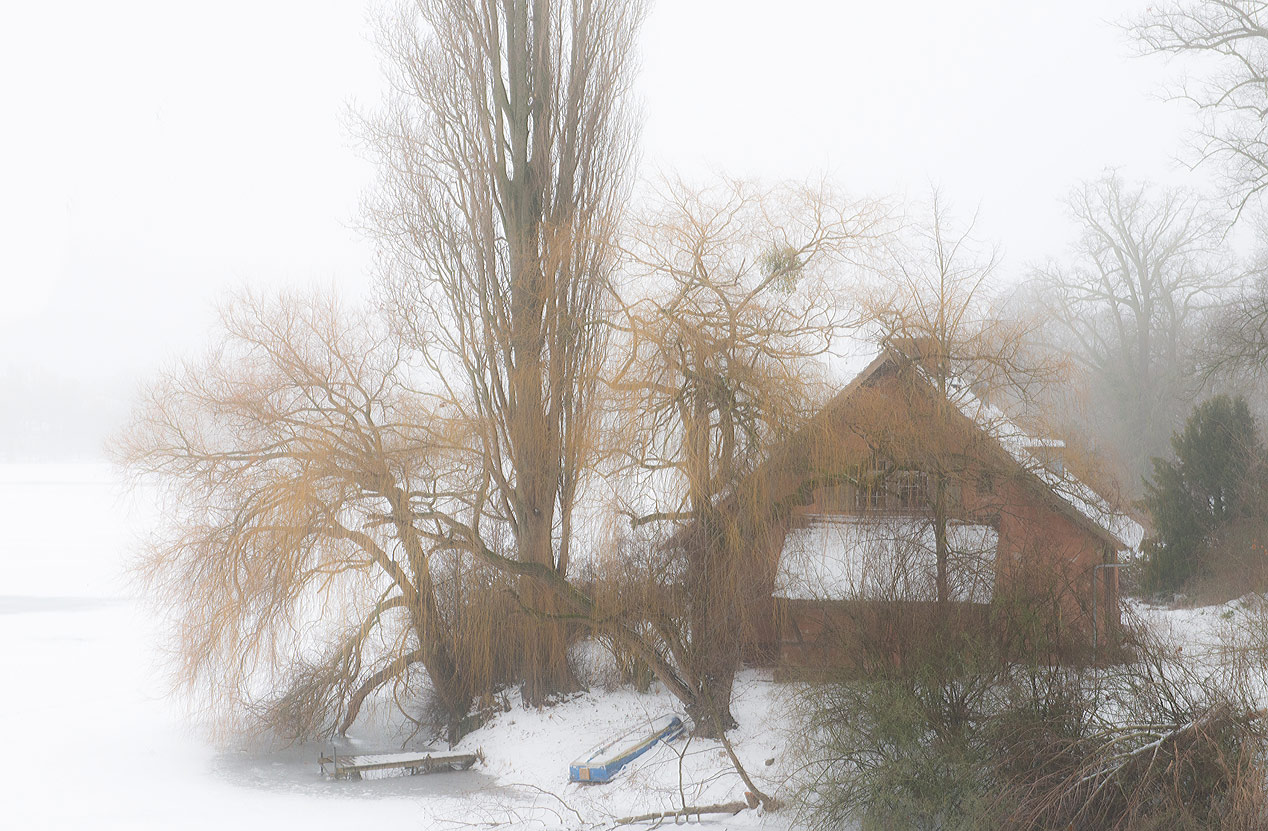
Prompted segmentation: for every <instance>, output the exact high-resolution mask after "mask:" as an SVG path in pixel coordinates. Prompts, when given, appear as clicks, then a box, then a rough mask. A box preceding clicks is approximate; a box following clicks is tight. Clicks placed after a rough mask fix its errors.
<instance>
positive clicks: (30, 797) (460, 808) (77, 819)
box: [0, 465, 1237, 831]
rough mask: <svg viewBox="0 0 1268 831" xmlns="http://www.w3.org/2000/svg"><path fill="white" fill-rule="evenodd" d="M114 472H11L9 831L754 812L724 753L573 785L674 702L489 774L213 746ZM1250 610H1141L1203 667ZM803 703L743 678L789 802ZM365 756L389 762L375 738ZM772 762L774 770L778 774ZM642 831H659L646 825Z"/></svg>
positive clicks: (551, 730) (625, 707)
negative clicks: (705, 807)
mask: <svg viewBox="0 0 1268 831" xmlns="http://www.w3.org/2000/svg"><path fill="white" fill-rule="evenodd" d="M152 514H153V512H152V508H150V507H149V506H147V505H146V504H145V502H144V500H143V499H140V498H137V497H132V498H127V497H123V496H121V495H120V492H119V489H118V487H117V485H116V483H115V479H114V477H113V475H112V473H111V471H110V469H109V468H108V467H106V466H102V465H46V466H32V465H7V466H6V465H0V649H2V650H3V654H4V656H5V657H6V659H7V660H6V667H7V671H6V672H5V674H4V678H5V681H6V683H4V684H3V685H0V712H2V713H4V714H5V716H6V720H5V728H6V730H5V745H6V749H5V752H3V753H0V782H3V783H4V784H3V790H2V793H3V795H4V808H3V815H4V817H5V821H4V827H10V828H23V829H26V828H67V829H70V828H76V829H78V828H85V827H91V828H94V829H109V828H120V829H123V828H126V829H146V828H156V829H157V828H162V829H169V828H173V827H180V828H195V829H197V828H216V829H223V828H235V829H255V828H267V829H270V830H271V831H273V830H274V829H277V828H292V827H303V828H311V829H320V828H340V829H343V828H349V827H393V828H438V827H439V828H443V827H449V828H463V827H487V826H490V825H503V824H509V825H513V826H517V827H521V828H604V827H611V826H612V823H613V821H614V820H615V819H616V818H619V817H621V816H626V815H630V814H635V813H644V812H650V811H659V810H670V809H674V808H677V807H680V806H681V805H682V804H683V802H684V801H685V802H686V803H687V804H695V805H699V804H707V803H714V802H726V801H731V800H740V799H743V797H744V788H743V786H742V784H741V783H740V781H739V779H738V777H737V776H736V775H735V773H734V772H733V771H732V770H731V767H730V765H729V763H728V761H727V759H726V758H725V756H724V755H723V754H722V751H721V749H720V746H719V745H718V744H717V743H715V742H706V741H700V740H691V741H688V740H680V741H678V742H675V743H673V744H671V745H667V746H657V747H656V748H654V749H653V750H652V751H650V752H649V753H648V754H646V755H644V756H643V757H641V758H640V759H638V760H637V761H635V762H634V763H633V764H632V765H631V766H629V767H627V768H626V769H625V770H624V771H622V772H621V774H620V775H619V776H618V778H617V780H616V781H614V782H612V783H610V784H606V785H577V784H568V783H567V781H566V780H567V765H568V763H569V762H570V761H572V760H574V759H576V758H577V757H578V756H580V755H582V753H583V752H584V751H585V750H586V749H587V748H589V747H592V746H594V745H595V744H598V743H599V742H600V741H601V740H602V739H604V738H607V737H609V736H612V735H615V734H618V733H621V732H624V731H625V730H627V729H629V728H630V727H632V726H634V725H636V724H637V723H639V722H640V721H645V720H648V719H651V718H654V717H656V716H658V715H660V714H662V713H666V712H671V711H673V710H674V709H675V708H674V701H673V699H672V698H671V697H670V696H668V695H666V694H664V693H663V692H659V693H658V692H653V693H651V694H648V695H640V694H637V693H635V692H633V691H630V690H627V689H622V690H616V691H614V692H603V691H600V690H596V691H594V692H590V693H585V694H582V695H579V696H577V697H575V698H573V699H572V700H570V701H568V702H566V703H564V704H561V705H558V706H556V707H553V708H550V709H548V710H543V711H535V710H531V709H525V708H523V707H520V706H518V705H517V706H513V707H512V709H511V710H510V711H509V712H506V713H503V714H502V715H500V716H498V717H497V718H496V719H495V720H494V721H493V722H492V723H490V724H489V725H487V726H486V727H485V728H483V729H482V730H480V731H478V732H476V733H474V734H472V735H471V736H469V737H467V739H465V740H464V741H463V743H462V744H461V745H460V747H459V749H460V750H470V751H475V750H479V751H481V752H482V753H483V755H484V759H485V761H484V762H483V764H481V765H479V766H478V767H477V770H476V771H475V772H471V773H457V774H433V775H428V776H412V777H393V778H380V779H370V780H366V781H362V782H343V781H338V782H336V781H330V780H327V779H324V778H322V776H321V775H320V771H319V770H318V766H317V763H316V758H317V755H318V753H319V752H320V751H321V748H320V747H316V746H312V747H299V748H291V749H288V750H285V751H273V752H246V751H241V750H237V751H234V750H225V749H220V748H216V747H214V746H213V745H211V744H210V743H209V742H208V741H206V740H205V739H204V738H202V737H201V736H200V735H199V734H197V733H196V732H195V731H193V730H192V729H191V728H190V727H189V726H188V725H189V723H190V722H189V720H188V718H187V717H186V715H185V713H184V711H183V710H182V708H181V706H180V705H179V703H177V702H173V701H172V700H170V699H169V698H168V697H167V696H166V695H165V686H164V682H163V677H162V664H161V656H160V655H158V654H157V651H156V648H155V643H156V639H155V629H156V622H155V621H153V620H151V619H149V618H148V617H147V614H146V613H145V612H144V611H143V609H142V607H141V606H140V605H139V604H138V603H136V602H135V601H134V600H133V599H131V598H130V597H129V592H128V587H127V585H126V582H125V581H124V580H123V579H122V564H123V563H124V562H125V559H126V556H127V551H128V548H129V547H130V546H131V545H133V544H134V543H135V540H136V538H137V536H138V534H139V532H140V530H141V529H143V528H144V527H146V525H147V524H148V523H149V522H150V521H151V520H152ZM1236 603H1237V602H1236V601H1235V602H1234V604H1227V605H1226V606H1219V607H1209V608H1206V609H1184V610H1164V609H1159V608H1155V607H1147V606H1138V607H1137V612H1138V613H1139V614H1140V615H1141V616H1142V617H1143V618H1144V619H1145V620H1146V621H1147V622H1148V624H1149V625H1150V626H1152V627H1156V628H1158V629H1159V630H1160V631H1163V632H1164V633H1168V634H1169V636H1170V637H1172V638H1174V640H1175V642H1176V643H1177V645H1178V646H1179V647H1180V648H1183V649H1185V650H1188V651H1191V652H1192V653H1194V654H1198V653H1202V652H1205V651H1207V650H1208V649H1209V648H1210V647H1212V646H1214V645H1216V644H1217V643H1218V642H1219V637H1220V636H1219V633H1220V631H1221V627H1222V626H1223V625H1225V624H1226V623H1227V621H1228V620H1229V619H1230V618H1231V617H1232V615H1233V614H1235V613H1236V608H1237V606H1236ZM790 693H791V690H790V689H789V688H788V687H786V686H784V685H779V684H774V683H772V682H771V681H770V680H769V677H768V676H765V675H763V674H762V673H759V672H753V671H748V672H745V673H743V674H742V676H741V677H740V679H739V681H738V683H737V686H736V700H735V703H734V711H735V715H736V717H737V718H738V720H739V722H740V728H739V730H737V731H735V734H734V740H735V744H736V747H737V750H738V752H739V754H740V755H741V757H742V759H743V761H744V762H745V764H746V766H747V767H748V769H749V771H750V773H751V774H752V775H753V776H754V777H755V778H756V779H757V781H758V784H759V786H760V787H762V788H763V789H764V790H766V791H767V792H768V793H773V794H776V795H780V794H781V793H783V792H784V781H785V779H786V777H787V776H788V774H789V772H790V771H791V769H792V768H793V767H794V766H795V759H796V753H795V751H794V750H793V749H792V748H793V747H794V745H793V744H792V739H791V736H790V733H791V731H790V726H791V724H792V723H793V722H792V718H791V716H790V713H789V708H788V704H789V702H788V701H787V698H788V696H789V695H790ZM357 738H358V739H359V741H358V743H357V744H358V747H359V748H360V749H362V750H370V749H374V750H395V749H398V748H399V746H400V743H399V742H396V743H395V744H392V743H391V742H390V741H389V740H388V739H386V738H385V737H383V736H381V735H380V736H375V735H370V734H369V733H368V732H365V731H363V733H362V735H361V736H359V737H357ZM768 762H769V763H768ZM703 824H705V825H706V826H708V827H715V828H738V829H746V828H747V829H752V828H769V829H784V828H788V827H790V826H791V825H792V824H793V817H791V816H789V815H788V814H787V812H779V813H776V814H771V815H763V814H762V813H761V812H759V811H745V812H743V813H741V814H739V815H737V816H735V817H725V816H723V817H714V818H712V819H706V820H705V821H704V823H703ZM643 827H646V826H643Z"/></svg>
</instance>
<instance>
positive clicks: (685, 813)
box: [616, 802, 749, 825]
mask: <svg viewBox="0 0 1268 831" xmlns="http://www.w3.org/2000/svg"><path fill="white" fill-rule="evenodd" d="M747 807H749V804H748V803H747V802H722V803H719V804H717V805H692V806H688V807H686V808H682V809H680V810H678V811H657V812H655V813H651V814H639V815H638V816H636V817H621V818H620V819H618V820H617V821H616V824H617V825H629V824H630V823H634V822H652V821H654V820H664V819H673V818H675V817H692V816H695V817H699V816H700V815H701V814H731V815H732V816H734V815H735V814H738V813H739V812H740V811H743V810H744V809H745V808H747Z"/></svg>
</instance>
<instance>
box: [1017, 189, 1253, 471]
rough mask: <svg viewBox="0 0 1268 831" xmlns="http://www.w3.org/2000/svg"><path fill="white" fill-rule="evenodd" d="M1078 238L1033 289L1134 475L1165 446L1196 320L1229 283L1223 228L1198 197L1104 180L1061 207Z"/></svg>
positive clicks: (1040, 273) (1038, 273) (1039, 273)
mask: <svg viewBox="0 0 1268 831" xmlns="http://www.w3.org/2000/svg"><path fill="white" fill-rule="evenodd" d="M1069 205H1070V212H1071V214H1072V216H1073V217H1074V219H1075V221H1076V222H1077V223H1078V224H1079V226H1080V229H1081V232H1082V233H1081V236H1080V238H1079V240H1078V242H1077V243H1076V245H1075V246H1074V249H1073V251H1072V256H1071V257H1070V259H1069V261H1068V262H1067V263H1066V264H1059V263H1055V262H1053V263H1049V264H1048V265H1046V266H1044V267H1043V268H1039V269H1036V270H1035V272H1034V275H1033V279H1034V280H1035V281H1038V282H1039V283H1040V284H1041V289H1042V290H1043V291H1044V292H1045V294H1046V296H1047V297H1048V298H1049V302H1050V303H1051V304H1052V307H1053V312H1054V315H1055V317H1056V318H1057V321H1058V323H1059V324H1060V326H1061V329H1062V330H1063V331H1064V333H1065V334H1066V335H1067V336H1068V337H1069V338H1070V339H1071V342H1072V346H1073V354H1074V356H1075V357H1076V359H1077V360H1078V361H1079V362H1080V364H1081V365H1082V366H1083V368H1084V369H1085V370H1087V372H1088V373H1090V375H1091V376H1092V378H1093V380H1094V382H1095V385H1096V388H1097V390H1098V391H1099V394H1100V395H1101V396H1102V397H1103V400H1105V401H1106V404H1105V405H1104V409H1102V412H1103V414H1104V420H1105V421H1107V422H1108V423H1109V424H1108V427H1107V428H1106V430H1105V432H1106V433H1107V434H1108V435H1110V436H1111V437H1112V439H1113V441H1114V443H1115V444H1116V445H1117V446H1118V447H1120V448H1125V450H1126V452H1125V453H1124V455H1125V456H1126V458H1128V459H1129V463H1130V466H1131V468H1132V470H1133V472H1136V473H1139V472H1141V471H1143V470H1144V466H1145V464H1146V462H1147V460H1148V458H1149V457H1150V456H1151V455H1155V454H1156V453H1158V452H1159V450H1160V448H1162V447H1164V446H1165V443H1166V438H1167V436H1168V435H1169V434H1170V431H1171V427H1172V421H1173V419H1174V417H1175V415H1176V405H1177V402H1179V401H1181V400H1183V399H1184V398H1185V396H1186V393H1187V392H1188V390H1186V369H1187V368H1189V367H1191V362H1192V354H1191V351H1190V349H1191V345H1192V343H1191V336H1192V335H1193V332H1194V327H1195V324H1196V323H1197V318H1198V315H1199V314H1200V313H1201V312H1202V311H1203V310H1204V309H1206V308H1208V307H1210V306H1211V305H1213V304H1214V303H1215V302H1216V301H1217V300H1218V298H1219V295H1220V292H1221V291H1222V290H1223V289H1226V288H1227V287H1228V285H1229V284H1230V282H1231V274H1230V269H1229V264H1228V260H1227V258H1226V255H1225V253H1224V249H1223V241H1224V235H1225V232H1226V231H1227V229H1228V221H1227V220H1226V219H1225V218H1224V216H1223V215H1222V213H1221V212H1220V211H1218V210H1216V209H1215V208H1213V207H1212V206H1211V205H1209V204H1208V203H1207V202H1206V201H1204V200H1203V199H1202V198H1200V197H1199V196H1197V195H1196V194H1194V193H1192V192H1190V191H1186V190H1180V189H1153V188H1149V187H1147V186H1144V185H1140V186H1133V185H1130V184H1128V183H1127V182H1125V181H1123V180H1122V179H1121V178H1120V177H1119V176H1118V175H1117V174H1116V173H1111V174H1108V175H1106V176H1105V177H1103V178H1101V179H1098V180H1096V181H1094V182H1089V183H1086V184H1084V185H1083V186H1082V187H1080V188H1078V189H1077V190H1076V191H1075V192H1074V193H1073V194H1072V195H1071V197H1070V200H1069Z"/></svg>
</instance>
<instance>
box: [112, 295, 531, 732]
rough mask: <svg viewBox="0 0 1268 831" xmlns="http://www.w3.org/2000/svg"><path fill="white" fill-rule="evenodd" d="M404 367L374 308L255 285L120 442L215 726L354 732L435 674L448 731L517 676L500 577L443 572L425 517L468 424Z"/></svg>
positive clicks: (157, 571)
mask: <svg viewBox="0 0 1268 831" xmlns="http://www.w3.org/2000/svg"><path fill="white" fill-rule="evenodd" d="M406 377H407V373H406V372H405V371H404V366H403V361H402V351H401V349H400V348H399V346H398V345H397V344H396V343H395V339H394V338H393V337H392V336H391V335H390V333H389V332H388V331H387V329H386V327H385V326H384V325H382V323H381V322H378V321H376V320H375V318H373V317H370V316H366V315H364V314H355V313H353V312H351V311H348V310H346V309H341V308H340V306H339V305H338V304H337V303H335V302H334V301H331V300H316V299H299V298H294V297H291V298H283V299H281V300H278V301H275V302H262V301H259V300H257V299H252V298H247V299H244V300H242V301H239V302H238V303H235V304H234V305H233V306H231V307H229V308H228V309H227V311H226V313H225V315H224V322H223V328H222V332H221V336H220V338H219V339H218V342H217V345H216V348H215V349H213V350H212V351H211V353H210V354H209V355H208V356H207V357H206V358H205V359H202V360H199V361H193V362H189V363H187V364H184V365H182V366H180V367H178V368H176V369H174V370H173V371H171V372H168V373H166V374H165V375H164V376H162V377H161V378H160V379H158V380H157V381H156V382H155V383H154V384H153V385H152V387H151V388H150V389H149V390H148V392H147V393H146V395H145V396H144V397H143V400H142V402H141V404H140V406H139V407H138V408H137V411H136V415H135V417H134V419H133V421H132V423H131V425H130V426H129V428H128V429H127V431H126V432H125V433H124V434H123V435H122V436H121V437H120V439H119V440H118V441H117V443H116V446H115V449H116V451H117V452H118V455H119V457H120V460H121V461H122V462H123V463H124V464H125V465H126V468H127V471H128V473H129V474H130V475H132V476H133V477H136V478H138V479H141V480H143V481H144V482H145V483H147V484H149V485H152V486H155V487H156V488H157V489H158V491H159V493H161V494H162V495H163V496H164V497H165V499H164V503H163V513H162V521H161V523H160V525H159V528H158V530H157V533H156V534H155V536H154V539H153V542H152V544H151V545H150V547H149V549H148V550H147V552H146V553H145V555H144V556H143V557H141V558H140V559H139V560H138V562H137V564H136V566H135V570H136V574H137V575H138V577H139V578H140V580H141V581H142V583H143V584H144V586H145V587H146V588H147V590H148V594H149V597H150V598H151V599H152V600H153V601H154V602H155V603H156V604H157V605H158V606H159V608H160V609H161V610H162V612H163V619H164V620H165V621H167V622H168V624H169V625H170V627H171V630H170V634H171V636H172V638H173V643H172V647H173V649H172V653H173V654H174V656H175V657H176V659H177V661H178V662H179V663H178V666H179V673H178V677H179V679H180V681H181V682H182V683H183V685H184V686H185V687H186V688H187V690H188V691H189V692H190V693H192V694H193V695H194V697H195V699H196V700H201V701H202V702H203V703H204V704H205V705H206V709H207V710H208V711H209V713H210V715H212V716H213V717H215V718H216V719H217V720H218V721H219V722H220V723H221V724H226V725H230V726H232V727H233V728H235V729H245V730H249V731H254V730H257V729H259V728H260V727H261V726H263V727H266V728H269V729H271V730H272V731H273V732H274V734H275V735H277V736H278V737H281V738H303V737H308V736H313V735H322V734H330V733H332V732H341V733H342V732H346V731H347V730H348V728H349V727H350V726H352V724H353V722H354V721H355V719H356V717H357V715H358V713H359V712H360V711H361V709H362V706H363V704H364V703H365V702H366V700H367V699H368V697H369V696H371V695H373V694H374V693H376V692H377V691H380V690H381V689H384V688H386V689H395V690H396V691H397V692H398V693H400V694H404V700H403V701H402V695H398V696H397V700H398V701H402V703H403V704H404V703H409V704H412V703H414V702H413V696H412V693H411V691H412V690H414V689H417V688H418V687H419V686H425V687H426V688H429V689H430V691H431V700H432V701H433V703H434V704H435V705H436V709H437V710H438V711H439V715H440V716H441V724H442V726H443V727H445V728H447V732H448V734H449V738H450V740H451V741H454V740H456V739H457V737H458V734H459V733H460V732H461V731H462V729H463V719H464V717H465V716H466V715H467V713H468V711H469V708H470V705H471V702H472V699H473V698H474V697H476V696H478V695H480V694H481V693H483V692H486V691H488V690H489V689H491V687H492V685H493V684H495V683H497V682H501V681H505V680H506V677H505V676H504V675H503V674H502V673H503V668H502V666H501V665H502V664H503V662H504V660H505V655H503V656H499V655H497V654H494V651H491V645H492V649H494V650H495V649H496V646H497V644H498V639H497V638H494V637H491V636H490V634H489V632H488V629H489V626H490V625H491V622H492V620H493V619H494V618H495V617H496V611H495V610H494V608H493V607H492V604H490V603H489V602H488V598H489V597H490V595H491V592H490V589H492V588H494V587H496V586H497V584H498V583H499V579H498V578H497V576H496V573H494V572H490V571H488V570H485V571H484V572H483V574H480V573H476V572H474V571H473V570H471V569H467V570H466V571H465V572H462V571H455V570H453V569H451V568H447V567H446V563H452V562H453V558H452V557H447V556H446V552H445V551H444V546H443V543H442V544H439V545H438V544H437V543H436V542H435V541H433V540H431V539H429V538H428V537H427V536H426V534H425V529H424V528H422V527H421V526H420V525H419V524H418V523H417V522H416V520H415V512H416V511H417V509H418V506H420V505H427V504H433V503H435V502H436V501H437V500H443V499H444V495H443V494H441V493H438V492H437V490H436V486H437V483H438V482H441V481H445V480H448V479H450V478H452V475H453V466H454V465H455V464H461V459H460V458H455V457H453V456H452V455H451V454H448V453H446V452H445V448H446V447H449V446H453V445H455V444H457V443H460V440H461V436H459V435H456V434H454V433H452V431H451V429H450V428H451V427H453V426H455V425H452V424H447V423H446V422H445V421H444V420H443V419H440V418H438V417H436V416H434V415H427V414H426V413H424V412H422V411H421V410H420V401H419V400H418V398H417V397H416V396H415V395H413V394H412V393H410V392H409V390H407V389H406V388H405V387H404V386H403V384H402V381H403V379H404V378H406ZM456 426H457V427H458V429H461V425H456ZM481 581H483V582H481ZM472 598H474V599H475V601H476V602H474V603H471V602H469V601H471V599H472ZM464 606H465V607H466V608H463V607H464ZM506 652H507V653H509V650H506ZM403 712H406V714H407V715H411V716H412V715H413V712H414V711H413V709H412V708H408V707H406V708H403Z"/></svg>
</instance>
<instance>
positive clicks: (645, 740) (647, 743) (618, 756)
mask: <svg viewBox="0 0 1268 831" xmlns="http://www.w3.org/2000/svg"><path fill="white" fill-rule="evenodd" d="M683 730H684V728H683V724H682V719H680V718H678V716H674V715H668V716H661V717H660V718H658V719H654V720H653V721H652V722H651V723H650V724H648V725H646V726H645V727H638V728H635V729H634V730H631V731H630V732H628V733H626V734H625V735H623V736H621V737H620V738H618V739H613V740H612V741H610V742H606V743H605V744H602V745H599V746H598V747H596V748H594V749H593V750H591V751H590V752H589V753H587V754H586V755H584V756H582V757H581V758H580V759H578V760H577V761H575V762H573V763H572V764H571V765H570V766H569V767H568V778H569V779H570V780H572V781H573V782H608V781H611V779H612V777H613V776H615V775H616V772H617V771H618V770H620V769H621V768H623V767H625V766H626V765H627V764H629V763H630V762H632V761H634V760H635V759H637V758H638V757H639V756H642V755H643V754H644V753H646V752H647V751H649V750H651V749H652V745H654V744H656V742H659V741H666V742H668V741H673V740H674V739H676V738H678V737H679V736H681V735H682V733H683Z"/></svg>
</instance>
